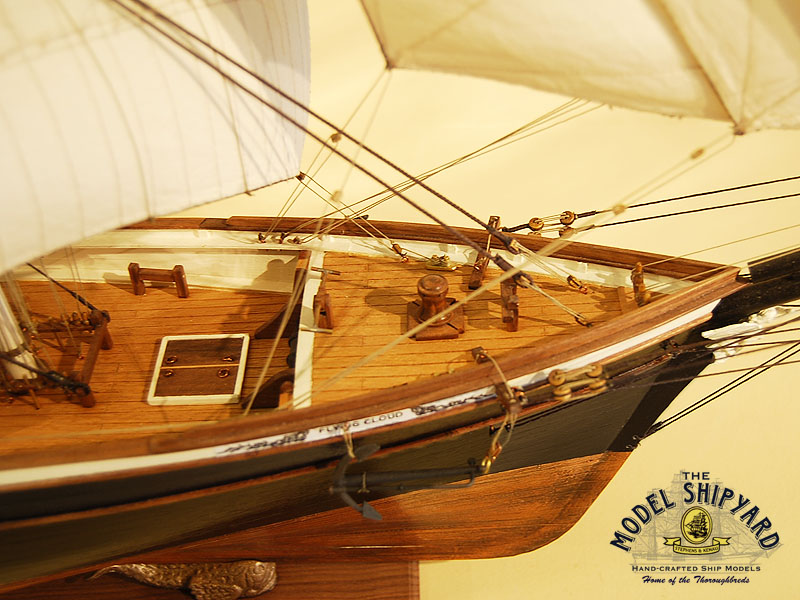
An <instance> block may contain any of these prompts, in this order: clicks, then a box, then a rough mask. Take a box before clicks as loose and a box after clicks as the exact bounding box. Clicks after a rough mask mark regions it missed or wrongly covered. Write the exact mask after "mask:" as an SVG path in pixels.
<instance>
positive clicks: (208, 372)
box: [147, 333, 250, 406]
mask: <svg viewBox="0 0 800 600" xmlns="http://www.w3.org/2000/svg"><path fill="white" fill-rule="evenodd" d="M249 341H250V336H249V335H247V334H246V333H235V334H229V335H176V336H167V337H165V338H163V339H162V340H161V348H160V349H159V351H158V359H157V360H156V368H155V371H154V373H153V379H152V381H151V383H150V391H149V393H148V395H147V403H148V404H152V405H154V406H164V405H181V404H183V405H186V404H233V403H235V402H238V401H239V395H240V393H241V390H242V381H243V380H244V364H245V360H246V358H247V348H248V345H249Z"/></svg>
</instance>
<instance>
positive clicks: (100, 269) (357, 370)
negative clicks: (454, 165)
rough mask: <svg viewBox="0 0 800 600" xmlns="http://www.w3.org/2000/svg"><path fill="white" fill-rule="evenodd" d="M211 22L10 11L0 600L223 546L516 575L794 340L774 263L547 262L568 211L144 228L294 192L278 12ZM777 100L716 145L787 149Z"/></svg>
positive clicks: (796, 290)
mask: <svg viewBox="0 0 800 600" xmlns="http://www.w3.org/2000/svg"><path fill="white" fill-rule="evenodd" d="M233 4H235V5H236V9H235V10H234V9H233V8H231V7H230V6H228V5H220V6H216V7H214V6H212V7H210V8H208V11H207V12H201V13H198V14H195V13H194V12H193V10H189V9H185V10H184V9H181V8H176V7H172V10H174V14H165V13H162V12H160V9H158V8H154V7H152V6H149V5H146V4H144V3H141V2H138V1H131V2H128V1H124V0H120V1H119V2H116V1H113V2H107V3H98V2H90V1H88V0H87V1H86V2H85V3H76V4H74V5H71V6H70V8H69V9H68V10H69V11H71V12H68V13H65V12H63V11H67V9H66V8H63V7H61V8H58V9H56V8H55V7H53V6H50V5H49V4H48V3H46V2H45V3H42V4H41V5H37V6H36V8H33V9H22V10H21V11H20V12H19V13H18V14H16V13H9V17H8V18H9V19H10V21H9V25H10V30H13V31H19V32H25V33H24V34H20V39H19V50H18V51H17V52H18V53H17V54H16V55H15V56H17V57H18V58H19V60H18V61H17V62H14V61H11V63H10V64H11V67H9V70H10V72H11V74H12V76H13V77H15V78H16V79H12V81H14V82H16V83H15V86H14V87H9V88H8V89H10V90H14V94H10V99H9V100H8V101H6V100H5V99H4V100H3V104H4V111H5V112H8V113H9V114H12V113H13V114H14V115H19V117H18V120H14V121H13V123H12V122H10V124H9V129H10V130H11V132H12V134H13V135H10V136H7V137H6V138H5V140H6V141H5V143H6V144H7V145H8V147H7V149H8V150H9V152H8V153H4V155H5V154H8V155H9V156H11V157H12V159H11V160H9V161H7V162H6V166H7V168H8V177H5V176H4V179H5V180H6V181H7V182H9V183H8V185H9V186H10V190H11V192H10V193H9V196H8V197H9V198H14V197H20V198H25V199H26V200H25V202H21V203H20V204H19V205H17V204H14V205H13V206H12V205H11V203H9V204H7V210H6V212H7V218H6V219H4V223H3V225H2V227H3V234H2V235H3V240H2V244H3V246H2V258H3V262H2V269H3V270H4V271H6V273H7V277H6V280H5V282H4V285H3V290H4V296H5V299H4V300H3V305H2V308H3V316H4V336H3V342H4V346H3V348H2V359H3V365H4V369H5V373H4V388H5V393H6V396H7V397H8V399H9V402H8V405H7V406H2V407H1V408H2V410H3V411H4V413H5V414H4V423H5V424H6V425H4V426H5V427H8V428H9V429H10V430H11V432H10V434H8V435H4V436H3V440H2V444H1V445H0V453H1V456H2V462H1V463H0V464H1V465H2V469H3V470H2V471H0V499H1V501H0V507H1V508H0V518H2V523H0V534H1V535H2V539H3V541H4V544H3V551H2V561H0V585H4V586H8V587H11V586H18V585H22V584H23V583H25V582H31V581H37V580H43V579H46V578H48V577H52V576H55V575H57V574H62V573H74V572H84V571H89V570H92V569H94V568H96V567H100V566H105V565H108V564H110V563H111V562H114V561H120V560H122V559H127V558H128V557H142V556H148V555H150V556H157V555H158V553H159V552H170V551H174V552H178V551H180V553H181V556H186V557H187V558H186V560H187V561H190V560H204V559H208V558H210V557H211V558H213V557H217V558H218V557H230V555H231V553H232V552H234V551H235V550H234V549H235V548H236V547H241V546H242V544H245V543H246V547H247V548H248V554H253V553H255V554H258V555H259V557H260V558H274V557H287V556H293V557H305V558H323V557H331V556H336V557H337V558H342V557H344V558H346V559H352V560H364V559H367V560H391V559H400V558H401V559H409V558H411V559H435V558H451V557H453V556H454V552H455V553H457V555H458V556H459V557H489V556H502V555H509V554H516V553H520V552H524V551H528V550H532V549H534V548H537V547H540V546H542V545H544V544H546V543H548V542H550V541H552V540H553V539H555V538H557V537H558V536H559V535H561V534H562V533H564V531H566V530H567V529H569V527H571V526H572V525H573V524H574V523H575V522H576V521H577V519H578V518H579V517H580V515H581V514H583V512H585V511H586V510H587V509H588V507H589V506H590V505H591V503H592V502H593V500H594V499H595V498H596V496H597V494H599V492H600V491H601V490H602V489H603V487H604V486H605V485H606V484H607V483H608V481H610V479H611V478H612V477H613V476H614V474H615V473H616V472H617V470H618V469H619V468H620V467H621V466H622V464H623V463H624V461H625V459H626V457H627V456H628V455H629V454H630V452H631V451H632V450H633V449H634V448H635V447H636V446H637V444H638V442H639V441H640V440H641V439H642V438H643V437H644V436H646V435H648V434H649V433H650V432H651V431H652V430H653V428H654V425H655V424H656V423H657V421H658V419H659V417H660V415H661V414H662V413H663V412H664V410H665V409H666V408H667V407H668V406H669V405H670V403H671V402H672V400H673V399H674V398H675V397H676V396H677V395H678V393H680V391H681V390H682V389H683V388H684V387H685V386H686V385H687V384H688V383H689V382H690V381H691V380H692V379H693V378H694V377H695V376H696V375H698V374H699V373H700V372H701V371H703V369H705V368H706V367H707V366H708V365H709V364H710V363H712V362H713V360H714V353H715V352H719V351H720V348H722V349H723V350H724V349H725V348H726V347H729V346H733V345H735V344H737V343H740V342H741V341H742V339H743V336H744V335H745V334H743V333H742V328H741V323H742V322H745V321H746V322H748V323H749V325H748V327H750V329H747V331H748V333H747V334H746V335H750V332H751V331H752V330H756V329H757V330H760V331H763V330H765V329H766V330H769V328H772V327H776V326H777V325H779V324H781V323H782V322H785V321H787V320H789V319H791V318H792V313H791V311H790V310H789V309H780V308H778V309H775V308H774V307H776V306H779V305H781V304H784V303H787V302H789V301H791V300H793V299H795V298H797V297H800V281H798V275H797V261H798V254H797V253H796V252H793V251H789V252H782V253H780V254H777V255H775V256H772V257H769V259H767V260H763V261H760V262H758V263H753V264H752V265H750V267H749V269H748V270H746V271H741V270H740V269H738V268H734V267H727V266H724V265H718V264H713V263H709V262H703V261H697V260H691V259H688V258H673V257H668V256H662V255H656V254H652V253H646V252H637V251H630V250H623V249H618V248H608V247H602V246H597V245H593V244H586V243H582V242H580V241H572V237H573V236H574V234H575V233H576V231H579V230H580V229H581V227H580V226H579V223H576V221H579V220H580V219H585V218H586V217H587V216H588V215H582V214H576V213H574V212H570V211H567V210H565V211H563V212H562V213H560V214H558V215H556V216H554V217H552V218H548V217H536V218H533V219H531V220H530V221H529V222H528V223H525V224H523V225H519V226H518V225H516V224H513V225H511V226H505V225H502V223H503V216H502V215H499V216H498V217H493V218H491V219H487V222H486V223H483V222H482V221H481V219H479V218H475V219H474V220H476V221H477V223H478V226H479V227H478V228H471V229H470V228H463V227H452V226H449V225H448V224H447V223H440V222H437V223H435V224H410V223H408V222H403V223H398V222H384V221H377V220H374V219H370V218H367V217H365V216H364V215H363V214H361V213H358V212H357V211H355V212H353V214H349V215H348V218H346V219H345V218H341V219H340V218H338V217H337V216H332V215H328V216H326V217H325V218H321V219H317V218H314V219H306V218H298V217H285V216H276V217H255V216H232V217H230V218H169V217H167V218H159V217H158V216H159V215H162V214H167V213H170V212H174V211H176V210H180V209H182V208H186V207H187V206H190V205H193V204H199V203H203V202H208V201H211V200H214V199H218V198H223V197H226V196H230V195H232V194H235V193H239V192H243V191H248V190H251V189H255V188H259V187H262V186H264V185H269V184H272V183H275V182H278V181H281V180H285V179H289V178H292V177H297V178H298V179H299V180H300V181H301V182H302V181H303V180H305V179H306V177H307V176H306V175H305V174H300V167H299V160H300V151H301V148H302V143H303V139H304V137H305V135H306V133H308V132H307V127H306V125H305V122H306V120H307V118H309V115H311V117H313V118H315V119H316V118H319V116H318V115H316V114H314V113H310V111H309V110H308V109H307V107H306V105H307V98H308V79H309V77H308V49H307V44H308V26H307V22H306V20H307V17H306V13H305V8H304V7H303V6H302V5H299V4H297V3H295V2H290V1H288V0H287V1H286V2H264V3H262V2H238V3H232V4H231V6H232V5H233ZM670 4H671V3H670ZM59 6H60V5H59ZM391 6H392V7H396V6H397V4H392V5H391ZM381 7H383V8H385V6H384V5H382V4H381V3H371V2H367V3H365V9H366V10H367V13H368V15H369V18H370V21H371V22H372V24H373V27H374V28H375V30H376V32H377V33H378V37H379V40H380V42H381V46H382V48H383V50H384V53H385V54H386V56H387V62H388V63H389V64H390V65H393V66H394V65H402V64H403V63H404V61H405V60H406V59H405V58H404V57H407V56H409V54H404V51H403V48H405V46H404V44H410V42H408V39H414V38H413V36H412V38H408V39H406V38H403V37H402V35H401V33H402V32H395V31H394V30H393V29H392V28H391V27H390V25H391V24H392V23H393V21H392V19H391V15H387V14H386V13H383V12H381V10H379V9H380V8H381ZM672 10H673V13H674V14H673V13H671V14H673V18H675V19H678V20H679V18H680V10H679V9H678V8H675V7H672ZM753 10H755V9H753ZM764 10H765V11H767V12H769V11H768V9H766V8H765V9H764ZM60 11H62V12H60ZM73 11H74V12H73ZM265 11H266V12H265ZM42 15H47V17H48V18H42ZM34 16H35V17H36V18H34ZM451 16H452V15H451ZM462 16H463V15H462ZM438 18H444V17H443V16H442V15H439V16H437V15H435V14H434V15H431V16H429V17H428V19H429V20H427V21H425V22H426V23H428V24H429V25H428V26H431V24H433V23H435V22H436V19H438ZM465 18H466V17H465ZM660 18H661V17H659V19H660ZM420 22H423V21H420ZM76 23H81V24H82V26H81V27H77V26H76ZM212 24H213V26H212ZM433 29H436V28H435V27H433ZM200 31H206V33H207V34H208V35H207V36H201V35H200V34H199V32H200ZM412 33H414V35H417V34H419V32H418V31H417V32H413V31H412ZM787 35H788V34H787ZM397 36H400V37H397ZM43 39H44V40H50V41H49V42H45V43H43V42H42V40H43ZM245 39H246V40H248V42H247V43H248V44H252V49H251V50H248V51H243V50H241V49H238V50H237V44H238V43H241V40H245ZM398 39H400V40H401V41H400V42H396V40H398ZM403 39H406V41H405V42H403V41H402V40H403ZM792 39H794V38H792ZM209 40H213V41H214V42H215V43H210V41H209ZM795 41H796V40H795ZM396 43H399V45H398V46H396V47H395V46H394V44H396ZM409 47H412V48H414V49H419V48H420V47H421V46H420V44H416V43H415V44H410V46H409ZM248 48H250V46H248ZM237 52H238V54H237ZM589 53H590V54H591V51H590V52H589ZM412 54H413V53H412ZM422 54H423V55H424V53H422ZM432 54H433V55H436V52H433V53H432ZM241 55H244V56H246V57H248V60H247V61H246V60H244V58H242V56H241ZM149 56H152V61H149V60H145V59H144V58H143V57H149ZM681 60H685V57H684V56H681ZM151 63H152V64H151ZM423 63H424V60H422V61H421V62H420V63H419V64H423ZM409 64H410V63H409ZM287 65H291V68H288V67H287ZM442 68H444V67H442ZM497 68H498V71H500V72H504V73H505V72H507V70H505V69H503V68H502V64H500V63H498V67H497ZM70 69H74V70H75V72H80V73H83V75H82V76H84V77H85V78H86V83H85V85H83V86H75V85H74V80H72V79H71V77H72V75H74V73H73V71H70ZM152 69H155V72H157V73H159V74H160V75H159V77H160V78H161V79H159V80H158V81H155V80H154V79H153V78H154V75H153V73H154V71H153V70H152ZM694 69H695V66H694V65H692V66H691V68H690V69H688V70H689V71H692V70H694ZM467 71H468V69H467ZM31 73H34V74H35V76H31V75H30V74H31ZM45 74H46V75H47V77H48V78H51V77H52V78H54V79H53V80H54V84H53V87H52V88H47V89H43V88H41V87H40V86H39V84H38V83H37V81H39V80H40V78H41V77H42V76H44V75H45ZM58 78H61V79H58ZM700 80H701V83H698V84H697V85H701V84H702V85H706V86H708V85H710V84H708V82H707V81H706V75H701V76H700ZM59 82H60V87H59V85H58V84H59ZM527 83H531V84H532V85H535V86H537V87H540V88H544V89H556V90H558V91H562V92H568V93H571V94H576V95H586V96H588V97H592V98H595V99H597V100H599V101H602V102H611V103H615V104H622V105H625V106H631V107H633V108H646V107H647V106H646V104H645V103H644V100H642V99H641V98H637V99H636V100H635V101H632V102H627V103H626V102H624V101H623V100H621V99H619V98H618V97H617V96H616V95H610V96H606V95H603V94H599V93H597V92H594V91H585V90H584V89H583V88H581V89H580V90H569V89H562V88H560V87H553V86H549V85H548V84H546V83H542V82H527ZM25 86H27V87H25ZM790 87H791V86H790ZM51 89H52V90H54V91H50V90H51ZM55 90H57V92H56V91H55ZM176 90H180V94H181V99H180V100H177V101H175V100H174V96H175V94H176ZM56 93H58V94H61V96H60V98H59V101H58V102H56V101H55V97H54V96H53V94H56ZM65 93H66V94H67V97H64V96H63V95H64V94H65ZM615 93H616V92H615ZM184 94H185V100H184ZM784 96H785V94H783V95H781V97H784ZM787 98H788V100H786V101H785V102H783V104H781V105H780V106H779V107H780V110H768V108H774V107H772V106H771V105H770V103H769V102H767V107H766V108H764V109H763V110H762V109H751V107H750V105H747V111H749V112H747V111H745V113H746V114H745V113H742V114H741V115H738V116H735V117H734V118H732V120H733V122H734V124H735V128H736V129H737V132H739V133H743V132H745V131H747V130H750V129H757V128H760V127H764V126H774V125H775V123H776V122H777V121H778V120H780V119H785V120H786V121H792V120H794V122H795V123H796V121H797V115H798V114H800V111H798V110H796V109H794V108H793V104H792V103H793V102H795V100H794V96H787ZM666 101H667V100H664V99H663V98H661V99H660V100H659V102H666ZM6 102H8V103H7V104H6ZM701 104H704V107H705V109H708V110H709V111H710V114H708V115H707V116H710V117H713V118H720V117H725V118H729V117H730V116H731V115H730V112H729V111H726V110H723V107H724V106H727V105H726V104H725V102H724V101H719V99H718V98H717V100H716V104H713V105H711V106H709V103H708V102H704V103H701ZM165 105H167V106H168V107H169V108H170V110H169V113H170V114H169V115H165V113H164V106H165ZM176 107H177V108H176ZM661 110H662V112H668V113H671V114H695V113H694V112H692V110H693V109H692V110H690V109H689V108H688V107H687V106H686V105H684V104H683V103H682V101H676V103H675V104H669V105H667V107H666V108H662V109H661ZM73 111H77V112H73ZM702 114H703V115H705V113H702ZM76 115H78V116H76ZM23 116H24V118H23ZM25 119H27V120H25ZM323 123H326V122H325V121H323ZM34 127H39V128H41V130H42V131H44V132H46V134H44V135H38V136H34V135H32V133H33V132H32V130H31V128H34ZM309 135H311V137H312V138H317V141H319V142H321V143H322V144H323V145H324V146H328V147H330V148H331V150H332V152H333V153H334V154H339V155H343V156H344V157H345V158H347V157H348V156H349V155H346V153H345V152H344V151H342V150H339V149H338V146H336V144H338V143H339V141H340V140H341V139H342V138H344V139H345V140H346V141H349V142H351V143H353V144H356V145H357V147H361V146H363V144H359V142H358V141H357V140H352V139H351V138H349V136H348V134H347V132H346V131H344V130H341V129H339V128H336V127H334V128H333V133H332V134H331V137H330V138H329V137H320V136H317V135H315V134H313V133H310V134H309ZM43 140H44V141H45V143H44V144H43ZM71 140H77V141H75V142H72V141H71ZM117 140H121V141H119V142H118V141H117ZM56 142H57V143H56ZM364 149H365V150H368V151H369V152H372V151H371V150H369V149H368V148H364ZM373 154H374V155H375V157H376V158H380V157H379V156H377V155H376V153H373ZM231 157H233V158H231ZM34 160H36V161H37V162H38V161H42V162H43V164H47V165H49V166H48V168H47V169H42V170H33V171H32V169H31V168H30V165H31V164H32V163H33V161H34ZM353 160H354V165H355V166H356V167H358V168H360V169H363V170H364V171H365V172H366V171H368V170H367V169H364V168H363V167H360V166H359V165H360V163H359V161H358V160H357V159H353ZM14 161H16V162H14ZM384 162H388V161H384ZM388 166H389V167H390V168H392V169H395V168H397V167H395V165H393V164H391V163H389V164H388ZM32 172H35V173H36V176H35V177H34V176H31V173H32ZM397 173H399V174H400V175H401V176H402V177H403V178H408V177H410V179H409V181H410V184H413V185H416V186H418V187H420V188H422V189H424V190H425V191H426V192H427V193H429V194H431V196H432V197H433V198H436V199H437V200H444V201H447V202H451V203H452V201H450V200H449V199H447V198H444V197H443V196H442V195H441V194H439V193H438V192H436V191H435V190H433V189H432V188H430V187H429V186H428V185H427V184H426V183H425V182H424V181H423V180H422V179H420V178H415V177H411V176H410V174H408V173H407V172H405V171H403V170H402V169H399V168H398V170H397ZM367 174H369V175H370V176H373V177H374V178H375V179H376V181H377V183H378V184H380V185H382V186H383V185H385V186H386V187H387V188H388V189H389V193H390V194H391V195H396V196H399V198H400V200H401V201H404V202H408V203H409V204H411V205H413V206H414V207H415V208H419V209H422V210H423V211H424V212H426V214H427V213H428V210H427V209H426V208H425V206H422V205H420V204H419V202H417V201H415V200H414V199H413V198H411V197H410V195H409V194H407V193H406V191H405V189H400V186H397V185H391V184H390V183H389V182H387V181H386V178H385V177H384V176H382V175H377V174H375V173H371V172H369V173H367ZM48 187H49V188H52V189H59V190H60V192H61V193H60V194H58V195H57V196H56V195H53V196H50V195H47V194H44V192H43V190H44V189H45V188H48ZM112 199H113V200H112ZM76 207H78V208H76ZM623 208H624V207H623ZM621 210H622V209H620V211H619V212H621ZM342 212H345V211H343V210H338V211H337V215H338V214H339V213H342ZM498 212H499V211H498ZM610 212H612V213H613V212H614V211H610ZM12 216H13V218H12ZM23 224H24V226H23ZM548 233H555V234H557V233H560V234H562V235H561V237H555V238H553V237H549V236H548V235H547V234H548ZM766 309H772V312H771V313H767V314H764V315H762V316H761V317H758V318H756V319H755V320H750V321H748V319H750V318H751V316H752V315H756V314H757V313H759V312H760V311H764V310H766ZM770 317H777V319H773V320H770ZM23 431H24V435H20V434H19V432H23ZM489 507H491V509H489ZM165 549H173V550H165ZM175 549H178V550H175ZM250 557H251V556H247V557H242V558H250Z"/></svg>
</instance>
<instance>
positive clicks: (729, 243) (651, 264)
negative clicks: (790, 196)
mask: <svg viewBox="0 0 800 600" xmlns="http://www.w3.org/2000/svg"><path fill="white" fill-rule="evenodd" d="M796 227H800V223H798V224H795V225H789V226H788V227H781V228H780V229H773V230H772V231H766V232H764V233H758V234H756V235H751V236H749V237H746V238H739V239H738V240H733V241H731V242H725V243H724V244H717V245H716V246H711V247H708V248H703V249H702V250H694V251H693V252H687V253H686V254H681V255H680V256H670V257H668V258H663V259H661V260H656V261H653V262H650V263H647V264H646V265H643V266H644V267H652V266H653V265H658V264H662V263H666V262H670V261H672V260H676V259H679V258H686V257H688V256H694V255H695V254H702V253H703V252H710V251H711V250H719V249H720V248H724V247H726V246H732V245H734V244H741V243H744V242H749V241H751V240H755V239H758V238H761V237H766V236H768V235H773V234H775V233H781V232H783V231H788V230H789V229H794V228H796ZM751 260H752V259H751ZM748 262H749V261H748Z"/></svg>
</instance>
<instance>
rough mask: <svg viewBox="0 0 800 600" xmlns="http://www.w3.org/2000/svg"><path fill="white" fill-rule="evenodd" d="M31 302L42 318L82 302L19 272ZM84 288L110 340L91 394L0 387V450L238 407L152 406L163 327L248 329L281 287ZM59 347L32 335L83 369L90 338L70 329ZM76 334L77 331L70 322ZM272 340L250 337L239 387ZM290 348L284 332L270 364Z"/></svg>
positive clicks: (83, 438)
mask: <svg viewBox="0 0 800 600" xmlns="http://www.w3.org/2000/svg"><path fill="white" fill-rule="evenodd" d="M20 286H21V288H22V291H23V294H24V295H25V297H26V299H27V301H28V304H29V307H30V310H31V311H32V313H33V314H34V315H35V316H38V317H40V318H46V316H52V315H54V314H56V315H57V314H58V312H57V311H54V307H60V306H63V307H64V308H65V309H66V311H67V312H72V311H77V310H79V307H78V305H77V304H76V302H75V300H74V299H73V298H72V297H70V296H69V295H67V294H66V293H64V292H63V291H61V290H55V289H54V288H53V286H51V285H50V284H49V283H46V282H27V281H23V282H20ZM79 291H80V293H81V294H82V295H83V296H84V297H86V298H87V299H88V300H89V301H90V302H91V303H92V304H94V305H95V306H97V307H98V308H100V309H103V310H107V311H108V312H109V314H110V316H111V322H110V323H109V325H108V327H109V332H110V334H111V337H112V340H113V343H114V346H113V348H112V349H111V350H101V351H100V358H99V359H98V361H97V366H96V367H95V370H94V373H93V376H92V379H91V387H92V390H93V391H94V393H95V396H96V400H97V404H96V405H95V406H93V407H91V408H85V407H83V406H81V405H80V403H79V402H78V401H77V400H75V399H73V400H70V399H68V398H67V397H66V396H65V395H64V394H63V393H60V392H56V391H51V392H47V393H45V394H42V395H41V396H40V397H39V405H40V408H39V409H38V410H37V409H36V408H35V407H34V405H33V403H32V402H31V400H30V398H29V397H26V396H22V397H15V398H11V397H10V396H8V395H0V415H2V417H1V418H0V453H6V452H10V451H14V450H16V449H21V448H44V447H49V446H55V445H59V444H63V443H66V442H69V441H72V442H74V443H91V442H94V441H99V440H106V439H120V438H124V437H133V436H137V435H141V434H142V432H143V431H144V430H152V432H153V433H155V432H158V431H169V430H177V429H185V428H186V427H187V426H190V425H191V424H192V423H196V422H199V421H216V420H222V419H227V418H229V417H231V416H235V415H237V414H240V412H241V408H240V406H239V405H238V404H233V405H209V406H169V407H158V406H150V405H148V404H147V402H146V397H147V390H148V388H149V384H150V379H151V377H152V373H153V369H154V367H155V362H156V353H157V351H158V347H159V344H160V342H161V338H162V337H164V336H167V335H194V334H224V333H249V334H251V335H252V334H253V333H254V332H255V330H256V329H257V328H258V327H259V325H261V324H262V323H264V322H265V321H267V320H269V319H271V318H272V317H273V316H275V315H276V314H277V313H278V312H279V311H280V310H281V308H282V307H283V304H284V303H285V301H286V296H285V295H283V294H277V293H270V292H247V291H232V290H214V289H203V288H192V289H191V292H190V295H189V297H188V298H178V297H177V295H176V292H175V289H174V288H173V287H148V288H147V293H146V294H145V295H144V296H135V295H133V292H132V288H131V287H130V286H129V285H128V286H116V285H111V284H105V283H84V284H83V285H82V286H81V288H80V289H79ZM61 338H62V340H61V341H62V343H63V345H64V346H65V349H64V351H61V350H60V349H59V347H58V344H57V343H56V341H55V340H53V339H42V340H40V341H39V342H38V343H37V347H38V349H39V353H40V355H41V356H42V357H43V358H44V359H45V360H47V361H48V362H49V363H50V364H51V365H52V366H53V367H58V368H59V369H63V370H64V371H65V372H69V371H72V370H76V371H79V370H80V369H81V368H82V362H83V359H82V358H78V355H79V354H84V353H85V350H86V344H85V343H81V344H80V348H81V349H80V352H77V351H76V350H75V347H74V346H73V345H72V344H71V341H72V340H70V338H69V336H64V335H62V336H61ZM72 338H73V339H76V340H77V339H79V336H78V333H77V332H75V333H74V334H73V336H72ZM270 344H271V340H253V339H251V344H250V351H249V354H248V359H247V367H246V371H245V381H244V387H243V394H247V393H249V392H250V391H251V390H252V389H253V388H254V387H255V383H256V380H257V378H258V374H259V371H260V370H261V368H262V365H263V364H264V360H265V357H266V354H267V351H268V348H269V345H270ZM288 351H289V348H288V344H287V342H286V340H282V341H281V343H280V345H279V351H278V353H277V355H276V356H275V359H274V361H273V366H272V367H271V368H270V374H271V373H274V372H276V371H278V370H280V369H283V368H286V362H285V361H286V355H287V354H288Z"/></svg>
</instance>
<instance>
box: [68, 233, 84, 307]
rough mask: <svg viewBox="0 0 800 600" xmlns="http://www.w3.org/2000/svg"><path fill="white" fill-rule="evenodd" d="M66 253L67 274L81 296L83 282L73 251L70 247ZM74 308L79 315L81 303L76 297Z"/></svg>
mask: <svg viewBox="0 0 800 600" xmlns="http://www.w3.org/2000/svg"><path fill="white" fill-rule="evenodd" d="M66 252H67V257H68V263H69V272H70V273H71V274H72V279H73V280H74V281H75V282H77V289H78V294H80V295H81V296H82V295H83V294H84V293H85V292H84V291H83V280H82V279H81V272H80V269H79V268H78V261H77V259H76V258H75V251H74V250H73V248H72V246H67V248H66ZM75 306H76V307H77V309H78V311H77V312H78V315H80V313H81V303H80V301H79V300H78V298H77V297H76V298H75Z"/></svg>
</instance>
